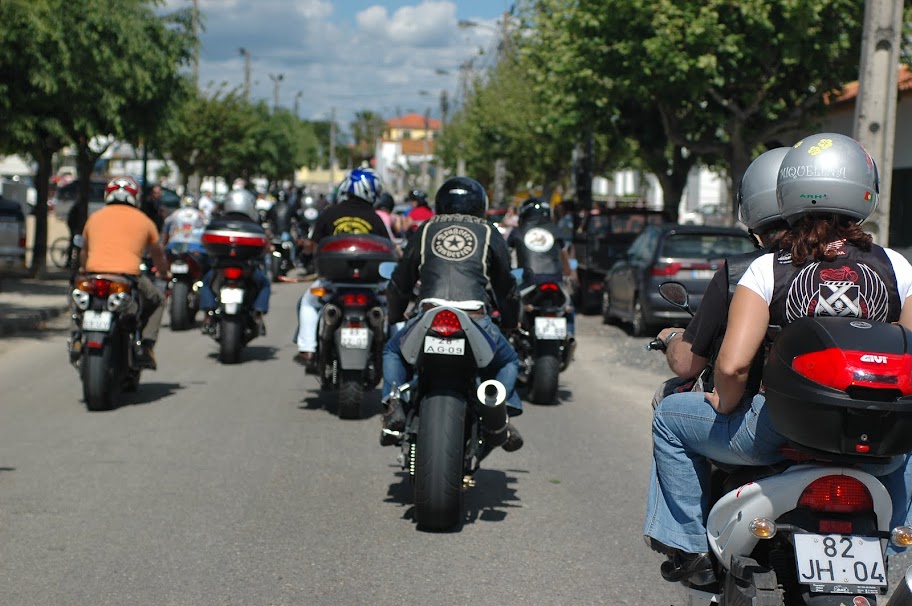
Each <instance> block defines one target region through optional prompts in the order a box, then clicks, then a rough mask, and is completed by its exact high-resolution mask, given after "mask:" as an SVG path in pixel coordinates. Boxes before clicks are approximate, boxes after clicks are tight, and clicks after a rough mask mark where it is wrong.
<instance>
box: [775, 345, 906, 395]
mask: <svg viewBox="0 0 912 606" xmlns="http://www.w3.org/2000/svg"><path fill="white" fill-rule="evenodd" d="M792 369H793V370H794V371H795V372H797V373H798V374H800V375H801V376H803V377H805V378H806V379H810V380H811V381H814V382H815V383H820V384H821V385H826V386H827V387H832V388H833V389H838V390H840V391H846V390H848V389H849V388H853V387H854V388H869V389H888V390H895V391H898V392H899V393H898V394H897V395H903V396H908V395H912V355H908V354H905V355H896V354H884V353H871V352H866V351H851V350H845V349H839V348H837V347H831V348H829V349H824V350H821V351H814V352H811V353H806V354H802V355H800V356H796V357H795V359H794V360H792Z"/></svg>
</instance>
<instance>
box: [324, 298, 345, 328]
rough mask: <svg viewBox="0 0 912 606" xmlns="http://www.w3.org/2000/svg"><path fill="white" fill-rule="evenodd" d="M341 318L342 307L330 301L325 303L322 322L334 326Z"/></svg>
mask: <svg viewBox="0 0 912 606" xmlns="http://www.w3.org/2000/svg"><path fill="white" fill-rule="evenodd" d="M341 319H342V308H341V307H339V306H338V305H333V304H332V303H327V304H326V306H325V307H324V308H323V323H324V324H326V325H327V326H335V325H336V324H338V323H339V321H340V320H341Z"/></svg>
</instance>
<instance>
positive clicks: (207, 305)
mask: <svg viewBox="0 0 912 606" xmlns="http://www.w3.org/2000/svg"><path fill="white" fill-rule="evenodd" d="M214 276H215V269H210V270H209V271H208V272H206V275H205V276H203V286H202V288H200V309H201V310H203V311H212V310H214V309H215V308H217V307H218V297H216V296H215V292H213V290H212V278H213V277H214ZM253 281H254V283H255V284H256V287H257V294H256V299H254V301H253V308H254V309H255V310H257V311H260V312H263V313H264V314H265V313H268V312H269V295H270V293H271V291H272V289H271V285H270V284H269V278H267V277H266V274H265V273H263V270H262V269H260V268H259V267H255V268H254V270H253Z"/></svg>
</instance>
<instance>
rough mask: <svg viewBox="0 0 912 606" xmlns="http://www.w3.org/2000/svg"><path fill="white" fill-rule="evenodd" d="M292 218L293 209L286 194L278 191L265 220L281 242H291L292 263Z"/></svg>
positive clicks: (293, 246) (294, 251) (292, 256)
mask: <svg viewBox="0 0 912 606" xmlns="http://www.w3.org/2000/svg"><path fill="white" fill-rule="evenodd" d="M294 217H295V209H294V208H293V207H292V205H291V201H290V197H289V195H288V193H287V192H286V191H284V190H280V191H279V194H278V196H277V198H276V202H275V204H273V205H272V206H271V207H270V208H269V210H268V211H266V220H267V221H269V224H270V231H271V232H272V233H273V234H276V235H278V236H279V237H280V238H281V240H282V242H291V259H292V262H294V259H296V258H297V252H296V250H295V239H294V238H293V237H292V235H291V231H292V221H293V220H294Z"/></svg>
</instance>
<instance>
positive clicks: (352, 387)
mask: <svg viewBox="0 0 912 606" xmlns="http://www.w3.org/2000/svg"><path fill="white" fill-rule="evenodd" d="M363 400H364V381H363V380H362V378H361V371H360V370H343V371H342V376H341V378H340V382H339V409H338V411H339V418H340V419H360V418H361V402H362V401H363Z"/></svg>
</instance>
